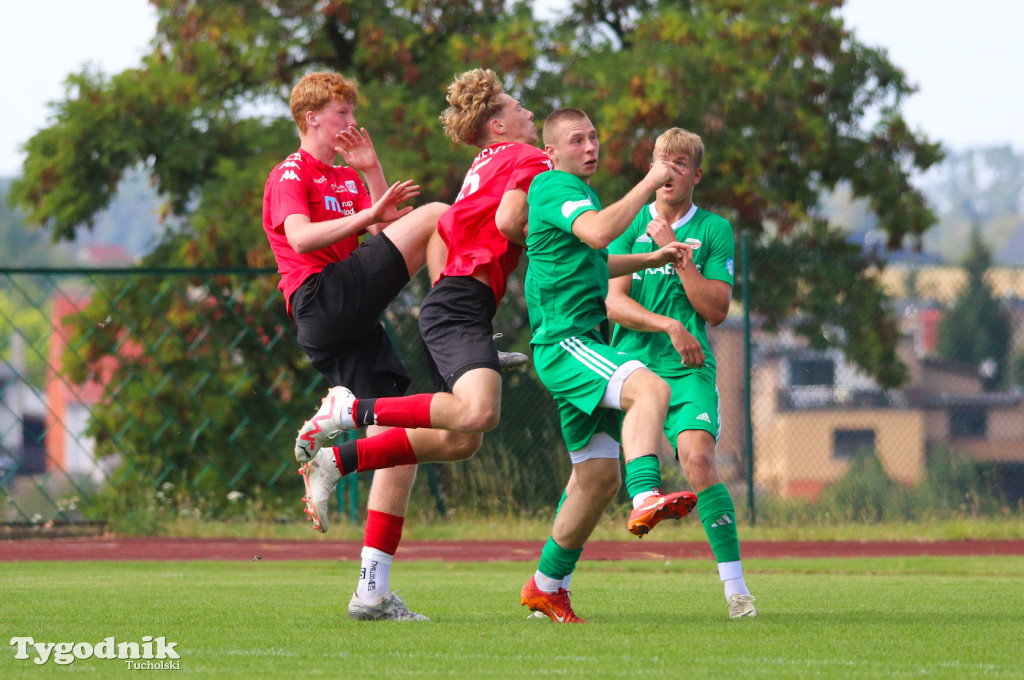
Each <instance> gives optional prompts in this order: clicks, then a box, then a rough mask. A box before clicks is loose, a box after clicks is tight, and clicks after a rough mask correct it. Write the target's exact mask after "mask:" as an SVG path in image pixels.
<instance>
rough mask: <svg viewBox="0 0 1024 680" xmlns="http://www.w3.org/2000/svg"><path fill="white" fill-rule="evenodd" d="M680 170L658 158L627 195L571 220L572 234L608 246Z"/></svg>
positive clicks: (588, 242)
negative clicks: (604, 206) (601, 208)
mask: <svg viewBox="0 0 1024 680" xmlns="http://www.w3.org/2000/svg"><path fill="white" fill-rule="evenodd" d="M680 172H681V170H680V168H679V166H678V165H676V164H675V163H670V162H668V161H665V160H660V159H659V160H657V161H655V162H654V164H653V165H652V166H651V169H650V170H648V172H647V175H645V176H644V178H643V179H642V180H640V182H639V183H638V184H637V185H636V186H635V187H633V188H632V189H630V190H629V192H628V193H627V194H626V195H625V196H623V197H622V198H620V199H619V200H618V201H616V202H615V203H612V204H611V205H610V206H608V207H607V208H605V209H604V210H601V211H593V210H591V211H588V212H585V213H583V214H581V215H580V216H579V217H577V218H576V220H575V221H574V222H573V223H572V233H573V234H575V235H576V237H577V238H579V239H580V240H581V241H583V242H584V243H586V244H587V245H588V246H590V247H591V248H597V249H601V248H607V247H608V244H610V243H611V242H612V241H614V240H615V239H617V238H618V237H619V236H621V235H622V232H624V231H626V228H627V227H628V226H629V223H630V222H632V221H633V218H634V217H636V214H637V213H638V212H640V209H641V208H643V207H644V204H645V203H647V199H648V198H649V197H650V195H651V194H652V193H654V192H655V191H657V190H658V189H659V188H661V187H662V186H663V185H665V184H666V183H668V182H670V181H671V180H672V179H674V178H675V177H678V176H679V173H680ZM634 271H635V270H634Z"/></svg>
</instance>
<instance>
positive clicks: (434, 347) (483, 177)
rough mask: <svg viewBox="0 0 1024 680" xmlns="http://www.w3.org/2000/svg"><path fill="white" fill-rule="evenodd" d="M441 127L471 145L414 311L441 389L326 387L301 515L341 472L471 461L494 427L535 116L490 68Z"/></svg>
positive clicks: (308, 437)
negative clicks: (344, 436)
mask: <svg viewBox="0 0 1024 680" xmlns="http://www.w3.org/2000/svg"><path fill="white" fill-rule="evenodd" d="M447 99H448V103H449V107H448V109H446V110H445V112H444V114H443V115H442V116H441V119H442V121H443V123H444V129H445V132H446V133H447V134H448V136H449V137H451V138H452V140H454V141H455V142H457V143H464V144H472V145H474V146H477V147H479V148H480V149H481V151H480V153H479V154H478V155H477V157H476V159H475V160H474V161H473V164H472V165H471V166H470V168H469V172H467V173H466V178H465V181H464V182H463V185H462V190H461V191H460V192H459V195H458V198H457V199H456V200H455V202H454V204H453V205H452V206H451V208H449V209H448V210H447V211H445V213H444V214H443V215H442V216H441V218H440V220H439V223H438V230H439V232H440V234H441V236H442V237H443V239H444V241H445V243H446V244H447V246H448V257H447V263H446V265H445V267H444V270H443V272H442V274H441V276H440V278H439V279H438V281H437V283H436V284H435V285H434V287H433V288H432V289H431V290H430V291H429V292H428V293H427V295H426V296H425V297H424V299H423V304H422V305H421V306H420V318H419V325H420V333H421V335H422V336H423V340H424V342H425V344H426V345H427V348H428V350H429V351H430V354H431V357H432V359H433V360H434V363H435V364H436V366H437V369H438V372H439V374H440V377H441V379H442V380H443V382H444V388H445V390H446V391H442V392H437V393H432V394H417V395H411V396H408V397H396V398H388V397H382V398H378V399H367V398H358V395H353V394H352V393H351V392H350V391H349V390H347V389H345V387H334V388H332V389H331V390H330V392H329V393H328V395H327V397H326V398H325V399H324V402H323V405H322V406H321V408H320V410H319V411H318V412H317V414H316V415H315V416H314V417H313V418H312V419H310V420H309V421H308V422H307V423H306V425H304V426H303V428H302V430H300V432H299V437H298V439H297V441H296V446H295V456H296V458H297V459H298V460H299V461H300V462H304V463H305V465H304V466H303V469H304V470H305V474H306V479H307V485H308V487H309V494H308V498H309V501H308V505H309V511H310V512H311V513H312V514H314V516H315V515H316V514H319V513H325V512H326V510H327V502H328V500H329V498H330V494H331V490H332V489H333V488H334V486H335V484H336V483H337V481H338V479H339V478H340V477H341V476H342V475H344V474H348V473H351V472H356V471H360V472H361V471H363V470H375V469H381V468H388V467H391V466H395V465H408V464H412V463H417V462H420V463H422V462H428V461H455V460H464V459H466V458H469V457H471V456H472V455H473V454H474V453H475V452H476V451H477V449H478V448H480V444H481V442H482V441H483V433H484V432H487V431H489V430H492V429H494V427H495V426H496V425H497V424H498V419H499V415H500V407H501V374H500V372H499V369H500V367H499V363H498V354H497V351H496V350H495V347H494V341H493V340H492V336H493V327H492V319H493V318H494V314H495V312H496V310H497V305H498V303H499V302H500V301H501V298H502V296H504V294H505V286H506V283H507V280H508V276H509V274H510V273H511V272H512V271H513V270H515V268H516V266H517V264H518V263H519V256H520V254H521V253H522V245H523V244H525V242H526V238H525V229H526V222H527V203H526V194H527V192H528V191H529V188H530V183H531V182H532V181H533V178H534V177H536V176H537V175H538V174H540V173H541V172H544V171H546V170H549V169H550V168H551V165H550V161H549V160H548V158H547V156H546V155H545V154H544V153H543V152H542V151H540V150H539V149H537V148H536V147H534V146H533V143H534V142H536V141H537V128H536V127H535V126H534V124H533V114H532V113H531V112H530V111H528V110H526V109H525V108H523V106H522V105H521V104H520V103H519V102H518V101H516V99H515V98H513V97H511V96H509V95H508V94H507V93H506V92H504V90H503V88H502V86H501V83H500V82H499V81H498V78H497V76H496V75H495V74H494V72H493V71H491V70H484V69H474V70H472V71H467V72H466V73H463V74H462V75H460V76H459V77H458V78H456V79H455V81H454V82H453V83H452V84H451V85H450V86H449V87H448V97H447ZM374 424H376V425H389V426H394V429H392V430H388V431H387V432H385V433H383V434H380V435H376V436H371V437H367V438H365V439H360V440H357V441H348V442H344V443H341V444H340V445H338V446H333V445H332V444H331V441H330V440H331V438H332V437H333V436H334V435H335V434H337V433H338V432H340V431H342V430H348V429H354V428H361V427H366V426H368V425H374Z"/></svg>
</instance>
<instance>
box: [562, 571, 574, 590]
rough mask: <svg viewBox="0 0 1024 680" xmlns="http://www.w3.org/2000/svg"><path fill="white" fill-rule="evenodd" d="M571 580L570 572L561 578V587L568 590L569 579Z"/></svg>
mask: <svg viewBox="0 0 1024 680" xmlns="http://www.w3.org/2000/svg"><path fill="white" fill-rule="evenodd" d="M571 580H572V574H569V575H568V576H566V577H565V578H563V579H562V587H563V588H565V589H566V590H569V581H571Z"/></svg>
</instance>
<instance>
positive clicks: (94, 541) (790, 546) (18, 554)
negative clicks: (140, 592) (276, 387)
mask: <svg viewBox="0 0 1024 680" xmlns="http://www.w3.org/2000/svg"><path fill="white" fill-rule="evenodd" d="M543 543H544V542H543V541H403V542H402V544H401V546H400V547H399V549H398V558H399V559H402V560H441V561H444V562H484V561H495V560H511V561H533V560H536V559H537V558H538V557H539V556H540V550H541V548H542V547H543ZM741 548H742V551H743V558H744V559H758V558H776V557H894V556H908V557H909V556H920V555H936V556H944V555H1024V540H1013V541H743V542H742V544H741ZM361 549H362V544H361V543H359V542H357V541H327V540H310V541H299V540H292V541H282V540H259V539H230V538H118V537H103V538H61V539H20V540H0V562H23V561H30V560H62V561H72V562H75V561H86V560H148V561H164V560H183V561H188V560H253V559H257V558H258V559H263V560H278V561H282V560H358V559H359V552H360V550H361ZM584 556H585V559H587V560H647V559H650V560H668V559H713V556H712V554H711V549H710V548H709V547H708V545H707V543H701V542H684V543H676V542H658V541H643V540H636V541H628V542H627V541H591V542H590V543H588V544H587V547H586V550H585V553H584Z"/></svg>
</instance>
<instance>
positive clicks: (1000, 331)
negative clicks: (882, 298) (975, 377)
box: [938, 227, 1013, 389]
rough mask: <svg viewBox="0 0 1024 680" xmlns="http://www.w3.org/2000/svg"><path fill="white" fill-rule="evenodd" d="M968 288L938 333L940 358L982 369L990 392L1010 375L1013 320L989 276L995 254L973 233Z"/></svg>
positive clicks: (966, 260)
mask: <svg viewBox="0 0 1024 680" xmlns="http://www.w3.org/2000/svg"><path fill="white" fill-rule="evenodd" d="M962 264H963V267H964V269H966V270H967V286H966V287H965V288H964V289H963V291H962V292H961V293H960V295H959V296H958V297H957V299H956V300H955V301H954V302H953V305H952V307H950V308H949V309H948V310H946V313H945V314H944V315H943V317H942V321H941V322H940V324H939V329H938V352H939V356H941V357H943V358H945V359H951V360H953V361H959V362H962V363H967V364H971V365H974V366H977V367H978V370H979V372H980V374H981V377H982V384H983V385H984V386H985V388H986V389H993V388H995V387H997V386H999V385H1005V384H1006V381H1007V378H1008V377H1009V374H1010V372H1011V371H1010V370H1009V369H1010V366H1009V363H1008V362H1009V361H1010V350H1011V348H1012V344H1013V319H1012V318H1010V314H1009V312H1008V311H1007V310H1006V308H1005V307H1004V306H1003V305H1002V303H1001V302H1000V301H999V300H998V299H997V298H996V296H995V294H994V293H993V292H992V288H991V286H989V285H988V282H986V281H985V276H986V274H987V273H988V270H989V268H990V267H991V266H992V253H991V251H989V250H988V248H987V247H986V246H985V243H984V242H983V241H982V240H981V231H980V229H978V227H975V228H974V229H973V230H972V231H971V245H970V248H969V249H968V251H967V254H966V255H965V256H964V259H963V262H962Z"/></svg>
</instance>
